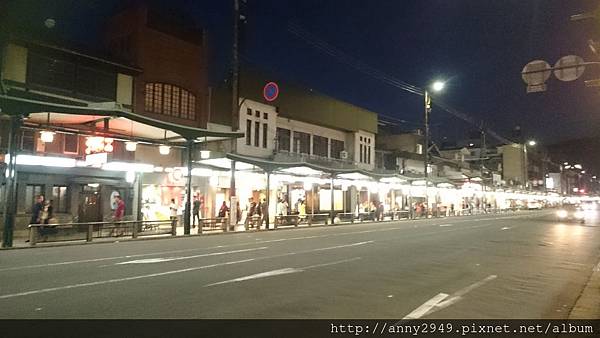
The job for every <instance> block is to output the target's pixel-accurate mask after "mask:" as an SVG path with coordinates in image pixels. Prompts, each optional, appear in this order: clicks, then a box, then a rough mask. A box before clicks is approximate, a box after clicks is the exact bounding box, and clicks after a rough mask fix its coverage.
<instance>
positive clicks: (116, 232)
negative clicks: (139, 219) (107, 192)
mask: <svg viewBox="0 0 600 338" xmlns="http://www.w3.org/2000/svg"><path fill="white" fill-rule="evenodd" d="M115 204H116V205H117V207H116V208H115V213H114V215H113V221H114V222H115V224H114V227H113V229H112V231H111V236H122V235H123V229H122V228H121V224H120V223H119V222H120V221H122V220H123V217H124V216H125V201H123V198H121V196H120V195H115Z"/></svg>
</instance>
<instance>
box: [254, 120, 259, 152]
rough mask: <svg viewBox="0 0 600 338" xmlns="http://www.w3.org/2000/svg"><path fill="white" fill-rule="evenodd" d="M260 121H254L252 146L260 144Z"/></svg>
mask: <svg viewBox="0 0 600 338" xmlns="http://www.w3.org/2000/svg"><path fill="white" fill-rule="evenodd" d="M259 141H260V122H258V121H256V122H254V146H255V147H259V146H260V142H259Z"/></svg>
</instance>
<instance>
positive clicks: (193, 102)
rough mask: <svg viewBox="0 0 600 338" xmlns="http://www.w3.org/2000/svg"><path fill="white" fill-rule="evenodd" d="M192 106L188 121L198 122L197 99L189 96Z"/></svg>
mask: <svg viewBox="0 0 600 338" xmlns="http://www.w3.org/2000/svg"><path fill="white" fill-rule="evenodd" d="M189 98H190V104H189V105H188V119H189V120H194V121H195V120H196V97H195V96H194V95H192V94H189Z"/></svg>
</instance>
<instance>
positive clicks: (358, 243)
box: [0, 241, 373, 300]
mask: <svg viewBox="0 0 600 338" xmlns="http://www.w3.org/2000/svg"><path fill="white" fill-rule="evenodd" d="M370 243H373V241H364V242H357V243H350V244H344V245H336V246H331V247H324V248H317V249H310V250H304V251H298V252H287V253H284V254H278V255H271V256H263V257H255V258H249V259H243V260H237V261H229V262H223V263H215V264H209V265H203V266H197V267H191V268H186V269H178V270H170V271H165V272H157V273H151V274H146V275H138V276H131V277H124V278H115V279H108V280H102V281H95V282H87V283H78V284H70V285H63V286H57V287H52V288H44V289H37V290H30V291H23V292H18V293H12V294H5V295H0V300H1V299H8V298H15V297H23V296H30V295H34V294H40V293H48V292H55V291H62V290H68V289H75V288H82V287H91V286H98V285H104V284H112V283H120V282H127V281H131V280H138V279H145V278H153V277H161V276H166V275H173V274H179V273H185V272H191V271H196V270H202V269H210V268H214V267H220V266H226V265H233V264H242V263H248V262H253V261H259V260H265V259H272V258H279V257H285V256H291V255H299V254H304V253H312V252H321V251H327V250H335V249H341V248H348V247H357V246H362V245H365V244H370Z"/></svg>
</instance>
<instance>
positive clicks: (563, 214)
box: [556, 210, 568, 218]
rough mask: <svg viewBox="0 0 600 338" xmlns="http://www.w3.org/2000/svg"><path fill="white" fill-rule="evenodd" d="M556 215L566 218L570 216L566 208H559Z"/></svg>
mask: <svg viewBox="0 0 600 338" xmlns="http://www.w3.org/2000/svg"><path fill="white" fill-rule="evenodd" d="M556 216H558V217H559V218H566V217H567V216H568V213H567V211H566V210H558V211H557V212H556Z"/></svg>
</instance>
